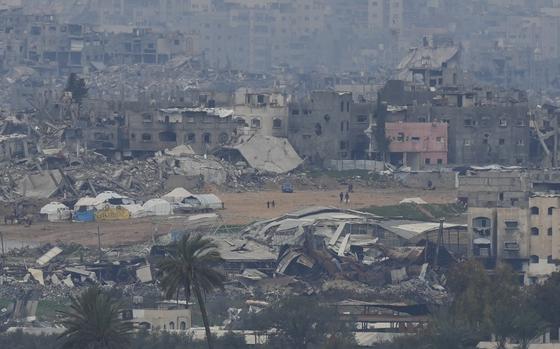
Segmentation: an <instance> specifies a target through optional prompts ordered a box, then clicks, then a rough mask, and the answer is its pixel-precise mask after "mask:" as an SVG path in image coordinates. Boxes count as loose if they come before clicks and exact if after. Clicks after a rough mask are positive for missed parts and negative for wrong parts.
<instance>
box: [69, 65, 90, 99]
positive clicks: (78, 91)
mask: <svg viewBox="0 0 560 349" xmlns="http://www.w3.org/2000/svg"><path fill="white" fill-rule="evenodd" d="M64 91H65V92H71V93H72V99H73V100H74V101H75V102H76V103H78V104H81V103H82V99H84V98H85V97H86V96H87V94H88V88H87V87H86V81H85V80H84V79H83V78H79V77H78V75H77V74H76V73H70V75H69V76H68V81H66V88H65V89H64Z"/></svg>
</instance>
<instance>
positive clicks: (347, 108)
mask: <svg viewBox="0 0 560 349" xmlns="http://www.w3.org/2000/svg"><path fill="white" fill-rule="evenodd" d="M346 111H347V112H350V102H346Z"/></svg>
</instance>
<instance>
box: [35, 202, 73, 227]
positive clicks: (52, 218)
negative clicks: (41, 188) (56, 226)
mask: <svg viewBox="0 0 560 349" xmlns="http://www.w3.org/2000/svg"><path fill="white" fill-rule="evenodd" d="M39 213H40V214H41V215H46V216H47V219H48V220H49V222H60V221H66V220H69V219H70V217H71V216H72V212H71V211H70V209H69V208H68V207H67V206H66V205H64V204H62V203H60V202H51V203H49V204H46V205H45V206H43V207H41V211H40V212H39Z"/></svg>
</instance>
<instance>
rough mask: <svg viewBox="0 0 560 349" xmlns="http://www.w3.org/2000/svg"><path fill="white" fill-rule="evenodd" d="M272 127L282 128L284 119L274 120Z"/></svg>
mask: <svg viewBox="0 0 560 349" xmlns="http://www.w3.org/2000/svg"><path fill="white" fill-rule="evenodd" d="M272 128H282V120H280V119H274V120H272Z"/></svg>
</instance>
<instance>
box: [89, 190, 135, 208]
mask: <svg viewBox="0 0 560 349" xmlns="http://www.w3.org/2000/svg"><path fill="white" fill-rule="evenodd" d="M95 199H96V200H97V201H98V204H97V205H96V206H97V208H98V209H102V208H105V206H112V207H114V206H123V205H133V204H134V200H132V199H130V198H128V197H126V196H124V195H121V194H118V193H115V192H114V191H104V192H102V193H99V194H98V195H97V196H96V197H95Z"/></svg>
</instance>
